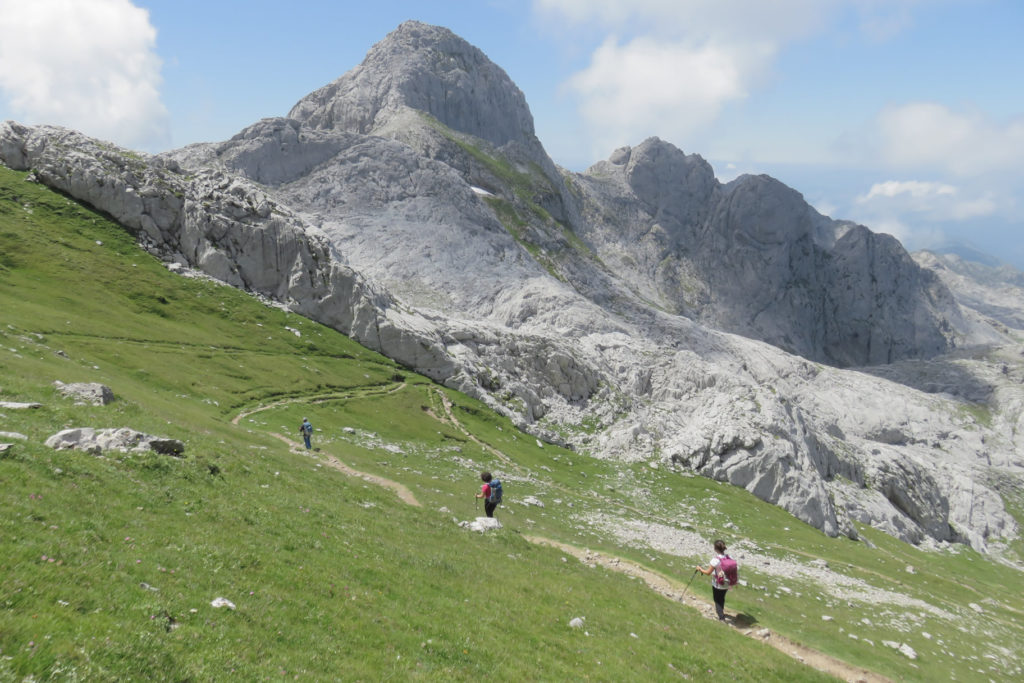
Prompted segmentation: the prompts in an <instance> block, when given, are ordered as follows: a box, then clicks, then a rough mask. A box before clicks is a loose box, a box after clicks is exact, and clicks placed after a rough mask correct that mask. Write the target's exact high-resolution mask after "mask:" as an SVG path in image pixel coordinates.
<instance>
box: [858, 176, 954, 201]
mask: <svg viewBox="0 0 1024 683" xmlns="http://www.w3.org/2000/svg"><path fill="white" fill-rule="evenodd" d="M954 194H956V188H955V187H953V186H952V185H947V184H946V183H932V182H924V181H920V180H902V181H901V180H887V181H885V182H884V183H875V184H874V185H872V186H871V189H870V190H869V191H868V193H867V194H866V195H864V196H863V197H862V198H860V199H859V201H861V202H866V201H871V200H872V199H875V198H876V197H890V198H891V197H898V196H900V195H910V196H911V197H915V198H928V197H934V196H942V195H954Z"/></svg>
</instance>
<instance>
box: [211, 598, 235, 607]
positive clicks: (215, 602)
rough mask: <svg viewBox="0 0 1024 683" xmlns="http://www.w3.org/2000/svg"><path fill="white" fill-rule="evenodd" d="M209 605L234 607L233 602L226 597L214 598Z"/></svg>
mask: <svg viewBox="0 0 1024 683" xmlns="http://www.w3.org/2000/svg"><path fill="white" fill-rule="evenodd" d="M210 606H211V607H227V608H228V609H235V603H233V602H231V601H230V600H228V599H227V598H214V599H213V602H211V603H210Z"/></svg>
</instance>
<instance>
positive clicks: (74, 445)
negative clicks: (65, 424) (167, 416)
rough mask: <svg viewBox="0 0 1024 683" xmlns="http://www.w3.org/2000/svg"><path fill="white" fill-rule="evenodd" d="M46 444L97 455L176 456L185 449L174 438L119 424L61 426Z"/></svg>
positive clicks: (55, 447)
mask: <svg viewBox="0 0 1024 683" xmlns="http://www.w3.org/2000/svg"><path fill="white" fill-rule="evenodd" d="M46 445H47V446H49V447H50V448H53V449H54V450H79V451H84V452H86V453H93V454H95V455H99V454H101V453H103V452H104V451H120V452H122V453H126V452H129V451H132V452H136V453H138V452H143V451H149V450H151V451H155V452H157V453H160V454H161V455H174V456H180V455H181V454H182V453H184V451H185V444H184V443H183V442H181V441H179V440H177V439H165V438H162V437H158V436H152V435H150V434H144V433H142V432H138V431H135V430H134V429H129V428H128V427H119V428H116V429H93V428H92V427H77V428H74V429H64V430H62V431H59V432H57V433H56V434H54V435H53V436H51V437H50V438H48V439H47V440H46Z"/></svg>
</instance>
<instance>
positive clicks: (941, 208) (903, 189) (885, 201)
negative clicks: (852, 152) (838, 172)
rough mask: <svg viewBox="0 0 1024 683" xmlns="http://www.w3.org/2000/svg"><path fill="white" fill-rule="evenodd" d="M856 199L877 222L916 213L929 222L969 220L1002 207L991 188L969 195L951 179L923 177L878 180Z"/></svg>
mask: <svg viewBox="0 0 1024 683" xmlns="http://www.w3.org/2000/svg"><path fill="white" fill-rule="evenodd" d="M856 203H857V205H858V206H859V207H861V210H864V211H867V212H869V213H870V214H872V215H874V216H875V218H874V219H873V221H874V222H876V223H877V222H878V221H879V220H882V221H885V220H888V217H889V216H895V215H901V216H904V217H907V216H911V215H915V216H917V217H918V218H923V219H925V220H927V221H929V222H951V221H966V220H970V219H973V218H983V217H986V216H992V215H993V214H995V213H996V212H997V211H998V210H999V208H1000V207H999V202H998V201H997V200H996V198H995V194H994V193H992V192H991V191H980V192H978V191H975V192H974V193H972V194H970V195H968V194H967V193H965V192H963V191H962V190H961V189H960V188H958V187H955V186H953V185H950V184H948V183H940V182H927V181H921V180H903V181H897V180H889V181H886V182H883V183H875V184H874V185H872V186H871V189H870V190H868V192H867V193H866V194H863V195H861V196H859V197H857V199H856Z"/></svg>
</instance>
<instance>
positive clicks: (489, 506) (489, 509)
mask: <svg viewBox="0 0 1024 683" xmlns="http://www.w3.org/2000/svg"><path fill="white" fill-rule="evenodd" d="M496 507H498V504H497V503H492V502H491V501H489V500H485V501H484V512H486V513H487V516H488V517H493V516H494V508H496Z"/></svg>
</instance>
